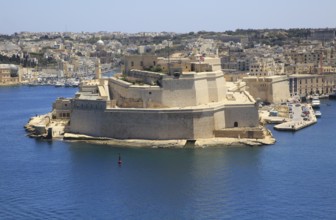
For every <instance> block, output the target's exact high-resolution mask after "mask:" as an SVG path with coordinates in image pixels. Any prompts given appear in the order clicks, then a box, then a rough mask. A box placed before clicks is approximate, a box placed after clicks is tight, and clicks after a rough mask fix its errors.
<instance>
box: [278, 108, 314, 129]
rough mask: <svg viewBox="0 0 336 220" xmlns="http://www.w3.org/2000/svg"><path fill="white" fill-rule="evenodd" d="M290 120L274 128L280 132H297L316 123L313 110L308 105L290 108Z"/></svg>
mask: <svg viewBox="0 0 336 220" xmlns="http://www.w3.org/2000/svg"><path fill="white" fill-rule="evenodd" d="M290 117H291V120H290V121H286V122H284V123H281V124H277V125H275V126H274V129H277V130H282V131H298V130H300V129H302V128H305V127H307V126H310V125H313V124H315V123H316V122H317V119H316V116H315V113H314V110H313V108H312V106H311V105H310V104H305V105H302V104H296V105H293V106H291V113H290Z"/></svg>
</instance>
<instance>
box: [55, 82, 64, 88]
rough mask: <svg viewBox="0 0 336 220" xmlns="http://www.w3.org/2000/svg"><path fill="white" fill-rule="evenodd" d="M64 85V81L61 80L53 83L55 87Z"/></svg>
mask: <svg viewBox="0 0 336 220" xmlns="http://www.w3.org/2000/svg"><path fill="white" fill-rule="evenodd" d="M63 86H64V83H62V82H59V81H58V82H56V84H55V87H63Z"/></svg>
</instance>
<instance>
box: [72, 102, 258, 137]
mask: <svg viewBox="0 0 336 220" xmlns="http://www.w3.org/2000/svg"><path fill="white" fill-rule="evenodd" d="M104 107H106V106H104V101H91V100H74V101H73V110H72V114H71V121H70V132H72V133H80V134H86V135H92V136H103V137H111V138H117V139H159V140H167V139H199V138H211V137H213V135H214V134H213V131H214V130H220V129H223V128H232V127H236V126H239V127H255V126H258V123H259V121H258V113H257V109H256V108H255V106H254V105H252V104H251V105H228V106H224V105H218V106H217V107H216V108H213V107H203V108H196V109H192V108H190V109H177V108H176V109H172V108H171V109H133V108H111V109H106V108H104ZM254 111H255V112H254ZM235 123H237V125H235Z"/></svg>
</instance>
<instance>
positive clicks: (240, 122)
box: [225, 104, 259, 128]
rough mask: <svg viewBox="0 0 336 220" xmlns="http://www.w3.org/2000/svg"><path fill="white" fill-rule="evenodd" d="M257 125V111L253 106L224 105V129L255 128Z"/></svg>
mask: <svg viewBox="0 0 336 220" xmlns="http://www.w3.org/2000/svg"><path fill="white" fill-rule="evenodd" d="M258 124H259V117H258V109H257V108H256V106H255V105H253V104H250V105H226V106H225V127H226V128H233V127H255V126H258Z"/></svg>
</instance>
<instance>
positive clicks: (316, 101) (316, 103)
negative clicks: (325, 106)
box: [311, 96, 321, 108]
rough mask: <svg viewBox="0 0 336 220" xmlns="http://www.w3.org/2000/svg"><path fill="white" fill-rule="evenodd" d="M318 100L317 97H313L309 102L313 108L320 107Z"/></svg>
mask: <svg viewBox="0 0 336 220" xmlns="http://www.w3.org/2000/svg"><path fill="white" fill-rule="evenodd" d="M320 104H321V103H320V99H319V98H318V96H314V97H313V99H312V102H311V105H312V107H313V108H319V107H320Z"/></svg>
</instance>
